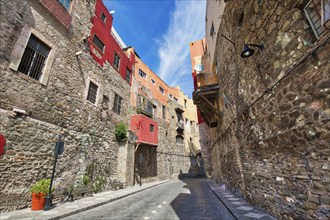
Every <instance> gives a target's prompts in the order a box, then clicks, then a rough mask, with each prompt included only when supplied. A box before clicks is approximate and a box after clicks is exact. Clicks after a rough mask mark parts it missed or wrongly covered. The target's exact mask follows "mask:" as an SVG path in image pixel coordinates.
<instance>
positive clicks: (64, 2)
mask: <svg viewBox="0 0 330 220" xmlns="http://www.w3.org/2000/svg"><path fill="white" fill-rule="evenodd" d="M58 1H59V2H60V3H61V4H62V5H63V6H64V8H65V9H66V10H68V9H69V6H70V1H71V0H58Z"/></svg>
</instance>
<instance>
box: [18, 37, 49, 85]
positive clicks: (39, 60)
mask: <svg viewBox="0 0 330 220" xmlns="http://www.w3.org/2000/svg"><path fill="white" fill-rule="evenodd" d="M50 50H51V48H50V47H49V46H48V45H46V44H45V43H44V42H42V41H41V40H40V39H39V38H37V37H36V36H34V35H33V34H31V36H30V39H29V41H28V43H27V45H26V48H25V50H24V53H23V56H22V59H21V62H20V64H19V66H18V71H19V72H22V73H24V74H26V75H28V76H30V77H31V78H33V79H35V80H39V79H40V77H41V76H42V73H43V69H44V66H45V63H46V60H47V57H48V54H49V52H50Z"/></svg>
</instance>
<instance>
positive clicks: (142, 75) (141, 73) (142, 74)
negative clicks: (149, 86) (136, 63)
mask: <svg viewBox="0 0 330 220" xmlns="http://www.w3.org/2000/svg"><path fill="white" fill-rule="evenodd" d="M139 75H140V76H141V77H142V78H143V79H145V78H147V74H145V72H143V71H142V70H140V69H139Z"/></svg>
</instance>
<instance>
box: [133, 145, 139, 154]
mask: <svg viewBox="0 0 330 220" xmlns="http://www.w3.org/2000/svg"><path fill="white" fill-rule="evenodd" d="M139 146H140V143H138V144H137V145H136V146H135V149H134V153H135V152H136V151H137V149H138V147H139Z"/></svg>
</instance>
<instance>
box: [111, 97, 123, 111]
mask: <svg viewBox="0 0 330 220" xmlns="http://www.w3.org/2000/svg"><path fill="white" fill-rule="evenodd" d="M122 99H123V98H122V97H120V96H119V95H117V94H115V102H114V105H113V111H114V112H115V113H117V114H118V115H120V110H121V101H122Z"/></svg>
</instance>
